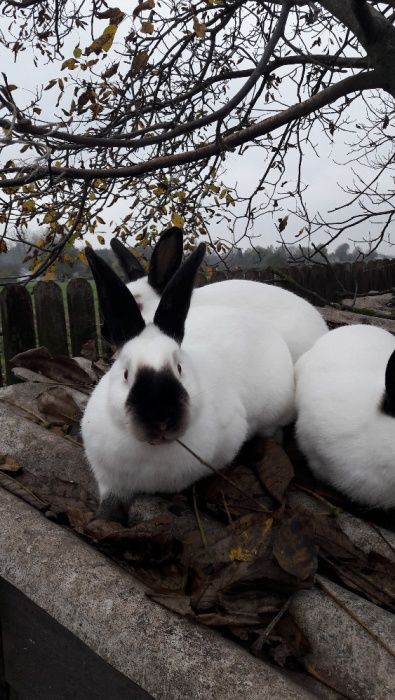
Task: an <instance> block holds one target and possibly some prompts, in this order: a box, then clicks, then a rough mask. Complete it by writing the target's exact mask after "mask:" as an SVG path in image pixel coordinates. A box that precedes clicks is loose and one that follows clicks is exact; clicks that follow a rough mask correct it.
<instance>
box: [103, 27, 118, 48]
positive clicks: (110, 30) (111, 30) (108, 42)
mask: <svg viewBox="0 0 395 700" xmlns="http://www.w3.org/2000/svg"><path fill="white" fill-rule="evenodd" d="M117 30H118V25H117V24H109V25H108V27H106V28H105V30H104V32H103V34H102V36H103V37H104V38H105V42H104V44H103V51H109V50H110V49H111V46H112V42H113V41H114V37H115V35H116V33H117Z"/></svg>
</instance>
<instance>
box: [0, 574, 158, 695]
mask: <svg viewBox="0 0 395 700" xmlns="http://www.w3.org/2000/svg"><path fill="white" fill-rule="evenodd" d="M0 618H1V623H2V631H3V635H2V637H3V652H4V675H5V679H6V682H7V684H8V685H9V686H10V688H11V689H12V690H13V691H14V695H13V697H15V693H16V694H17V698H18V700H90V699H92V700H93V698H94V700H152V696H151V695H149V694H148V693H146V692H145V691H144V690H142V688H140V687H139V686H138V685H136V684H135V683H133V682H132V681H131V680H130V679H129V678H127V677H126V676H124V675H123V674H121V673H119V671H116V670H115V669H114V668H113V667H112V666H110V664H108V663H107V662H106V661H103V659H102V658H100V656H98V655H97V654H96V653H95V652H93V651H92V650H91V649H90V648H89V647H88V646H86V644H84V643H83V642H81V641H80V640H79V639H78V638H77V637H75V636H74V635H73V634H71V632H69V631H68V630H66V629H65V628H64V627H62V626H61V625H60V624H59V623H58V622H56V620H54V619H53V618H52V617H50V616H49V615H48V614H47V613H46V612H45V611H44V610H42V609H41V608H39V607H38V606H37V605H35V604H34V603H32V601H31V600H29V598H27V597H26V596H25V595H24V594H23V593H21V592H20V591H18V590H17V589H16V588H15V587H14V586H11V585H10V584H9V583H7V582H6V581H4V579H0Z"/></svg>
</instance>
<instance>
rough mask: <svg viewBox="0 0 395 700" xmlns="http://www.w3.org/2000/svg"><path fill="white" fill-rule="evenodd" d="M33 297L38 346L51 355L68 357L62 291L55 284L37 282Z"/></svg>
mask: <svg viewBox="0 0 395 700" xmlns="http://www.w3.org/2000/svg"><path fill="white" fill-rule="evenodd" d="M33 296H34V307H35V312H36V322H37V334H38V342H39V345H43V346H44V347H46V348H47V349H48V350H49V352H50V353H51V355H68V354H69V349H68V345H67V331H66V321H65V316H64V312H65V310H64V305H63V296H62V290H61V289H60V287H59V285H57V284H55V282H37V284H36V285H35V287H34V290H33Z"/></svg>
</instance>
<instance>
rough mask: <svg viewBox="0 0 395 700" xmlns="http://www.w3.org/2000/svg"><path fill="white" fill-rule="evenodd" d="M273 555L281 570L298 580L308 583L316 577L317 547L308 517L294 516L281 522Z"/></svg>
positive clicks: (275, 536) (275, 538)
mask: <svg viewBox="0 0 395 700" xmlns="http://www.w3.org/2000/svg"><path fill="white" fill-rule="evenodd" d="M273 554H274V556H275V558H276V560H277V561H278V563H279V564H280V566H281V568H282V569H284V571H286V572H287V573H289V574H291V575H292V576H295V577H296V578H297V579H300V580H301V581H306V580H307V579H310V578H312V576H314V574H315V572H316V570H317V546H316V544H315V542H314V534H313V532H312V527H311V520H310V518H309V517H308V516H307V515H306V516H303V515H292V516H291V517H287V518H286V519H285V520H283V521H282V522H281V524H280V526H279V527H278V528H276V530H275V533H274V541H273Z"/></svg>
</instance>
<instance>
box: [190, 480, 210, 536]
mask: <svg viewBox="0 0 395 700" xmlns="http://www.w3.org/2000/svg"><path fill="white" fill-rule="evenodd" d="M195 485H196V484H194V485H193V488H192V498H193V510H194V513H195V518H196V522H197V526H198V528H199V533H200V539H201V540H202V545H203V547H204V548H205V549H206V548H207V537H206V533H205V531H204V527H203V523H202V520H201V517H200V513H199V509H198V506H197V502H196V489H195Z"/></svg>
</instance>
